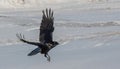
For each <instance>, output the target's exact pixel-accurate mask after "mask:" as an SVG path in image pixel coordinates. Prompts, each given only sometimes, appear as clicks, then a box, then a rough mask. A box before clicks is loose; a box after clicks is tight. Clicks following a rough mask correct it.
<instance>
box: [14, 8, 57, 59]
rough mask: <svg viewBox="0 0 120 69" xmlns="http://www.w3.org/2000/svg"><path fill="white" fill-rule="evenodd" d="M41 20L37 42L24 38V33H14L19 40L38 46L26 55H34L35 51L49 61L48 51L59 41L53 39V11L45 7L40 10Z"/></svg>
mask: <svg viewBox="0 0 120 69" xmlns="http://www.w3.org/2000/svg"><path fill="white" fill-rule="evenodd" d="M42 13H43V15H42V21H41V25H40V34H39V42H31V41H27V40H25V37H24V35H23V36H22V35H21V34H16V36H17V37H18V38H19V40H20V41H22V42H24V43H27V44H31V45H35V46H38V47H37V48H36V49H34V50H33V51H31V52H30V53H29V54H28V56H32V55H36V54H37V53H41V54H44V56H45V57H46V58H47V60H48V61H50V56H49V55H48V52H49V51H50V50H51V49H52V48H54V47H55V46H57V45H58V44H59V43H58V42H57V41H53V31H54V26H53V25H54V17H53V11H52V10H51V9H46V10H43V11H42Z"/></svg>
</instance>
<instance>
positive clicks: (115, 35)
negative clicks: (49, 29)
mask: <svg viewBox="0 0 120 69" xmlns="http://www.w3.org/2000/svg"><path fill="white" fill-rule="evenodd" d="M46 8H52V9H53V10H54V18H55V30H54V35H53V36H54V40H56V41H58V42H59V43H60V45H58V46H57V47H55V48H53V49H52V50H51V51H50V52H49V55H50V56H51V62H48V61H47V59H46V58H45V57H44V56H43V55H41V54H37V55H35V56H31V57H30V56H27V54H28V53H29V52H31V51H32V50H34V49H35V48H36V46H32V45H28V44H25V43H22V42H20V41H19V40H18V38H17V37H16V34H17V33H18V34H19V33H21V34H24V36H25V39H26V40H29V41H36V42H38V37H39V26H40V23H41V17H42V10H43V9H46ZM0 39H1V40H0V69H120V55H119V52H120V46H119V45H120V1H119V0H50V1H49V0H0Z"/></svg>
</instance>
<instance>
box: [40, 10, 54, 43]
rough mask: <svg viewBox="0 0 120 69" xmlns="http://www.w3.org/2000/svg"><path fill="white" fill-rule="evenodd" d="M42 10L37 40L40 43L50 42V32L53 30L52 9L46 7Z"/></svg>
mask: <svg viewBox="0 0 120 69" xmlns="http://www.w3.org/2000/svg"><path fill="white" fill-rule="evenodd" d="M42 12H43V16H42V21H41V25H40V35H39V41H40V42H41V43H50V42H52V41H53V37H52V33H53V31H54V26H53V24H54V17H53V11H51V9H46V11H44V10H43V11H42Z"/></svg>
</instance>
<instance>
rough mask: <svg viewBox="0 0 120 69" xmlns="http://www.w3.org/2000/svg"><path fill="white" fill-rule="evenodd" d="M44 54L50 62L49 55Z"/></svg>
mask: <svg viewBox="0 0 120 69" xmlns="http://www.w3.org/2000/svg"><path fill="white" fill-rule="evenodd" d="M44 56H45V57H46V58H47V61H49V62H50V56H49V55H48V54H45V55H44Z"/></svg>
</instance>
